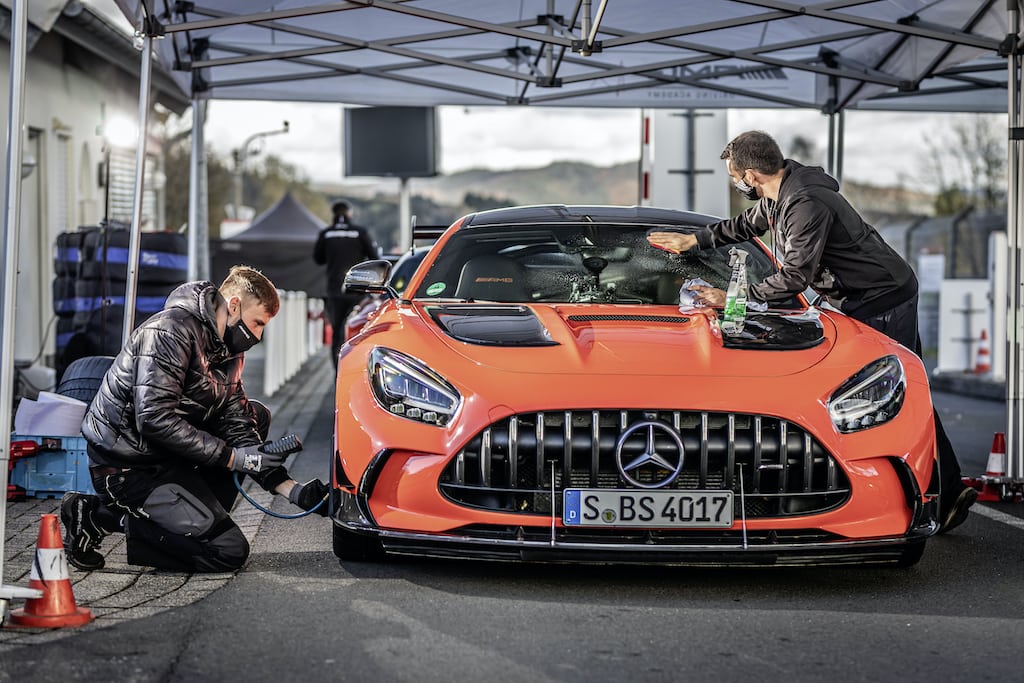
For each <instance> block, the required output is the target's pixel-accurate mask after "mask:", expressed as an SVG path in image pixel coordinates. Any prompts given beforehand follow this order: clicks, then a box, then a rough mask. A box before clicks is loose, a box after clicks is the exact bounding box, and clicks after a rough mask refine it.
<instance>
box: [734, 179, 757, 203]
mask: <svg viewBox="0 0 1024 683" xmlns="http://www.w3.org/2000/svg"><path fill="white" fill-rule="evenodd" d="M732 186H733V189H735V190H736V191H737V192H739V193H740V196H741V197H743V198H744V199H749V200H750V201H752V202H756V201H757V200H758V199H759V197H758V196H757V188H755V187H753V186H751V185H747V184H746V183H745V182H744V181H743V178H740V179H739V180H737V181H736V182H735V183H733V184H732Z"/></svg>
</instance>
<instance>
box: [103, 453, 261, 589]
mask: <svg viewBox="0 0 1024 683" xmlns="http://www.w3.org/2000/svg"><path fill="white" fill-rule="evenodd" d="M111 469H112V468H104V467H97V468H95V469H94V470H93V485H94V486H95V488H96V493H97V495H98V496H99V498H100V501H101V502H102V503H103V505H104V506H105V507H106V508H107V509H108V510H109V511H111V512H114V513H115V514H117V513H120V514H124V515H125V523H124V532H125V535H126V537H127V539H126V546H127V550H128V563H129V564H140V565H148V566H152V567H156V568H157V569H166V570H171V571H188V572H227V571H234V570H236V569H239V568H240V567H241V566H242V565H243V564H244V563H245V560H246V559H247V558H248V557H249V542H248V541H246V539H245V536H244V535H243V534H242V530H241V529H239V528H238V525H236V524H235V522H234V520H232V519H231V516H230V515H229V514H228V511H229V510H231V507H232V506H233V505H234V502H235V498H236V497H237V495H238V490H237V489H236V488H235V482H234V479H233V476H234V473H233V472H232V471H231V470H228V469H224V468H219V467H195V466H188V465H184V466H161V467H155V468H131V469H127V470H121V471H120V472H110V470H111Z"/></svg>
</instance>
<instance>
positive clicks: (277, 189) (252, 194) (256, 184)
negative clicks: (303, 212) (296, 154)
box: [242, 154, 331, 221]
mask: <svg viewBox="0 0 1024 683" xmlns="http://www.w3.org/2000/svg"><path fill="white" fill-rule="evenodd" d="M242 188H243V193H242V196H243V202H244V203H245V204H247V205H248V206H251V207H253V208H254V209H255V210H256V213H257V214H260V213H261V212H263V211H266V210H267V209H269V208H270V207H271V206H273V205H274V204H276V203H277V202H278V201H279V200H280V199H281V197H283V196H284V195H285V193H287V192H291V193H292V196H293V197H295V199H297V200H298V201H299V203H300V204H302V205H303V206H305V207H306V208H307V209H309V210H310V211H312V212H313V213H314V214H316V215H318V216H320V217H321V218H322V219H323V220H324V221H326V220H327V219H328V218H329V217H330V215H331V206H330V202H329V201H328V199H327V197H325V196H324V194H323V193H322V192H317V191H316V190H313V189H312V188H311V187H310V180H309V177H308V176H306V175H305V174H303V173H300V172H299V171H298V169H296V168H295V166H294V165H293V164H288V163H285V162H284V161H282V160H281V159H280V158H278V157H276V156H274V155H272V154H271V155H268V156H266V157H264V159H263V163H262V164H260V165H258V166H256V168H255V169H252V170H249V171H247V172H246V174H245V176H244V182H243V184H242Z"/></svg>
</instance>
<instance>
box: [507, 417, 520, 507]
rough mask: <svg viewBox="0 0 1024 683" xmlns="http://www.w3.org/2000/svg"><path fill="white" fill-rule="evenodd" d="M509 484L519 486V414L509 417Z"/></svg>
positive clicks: (512, 486) (513, 486) (514, 486)
mask: <svg viewBox="0 0 1024 683" xmlns="http://www.w3.org/2000/svg"><path fill="white" fill-rule="evenodd" d="M508 485H509V488H513V489H514V488H519V416H517V415H513V416H512V417H510V418H509V419H508Z"/></svg>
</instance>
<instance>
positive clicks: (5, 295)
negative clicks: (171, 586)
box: [0, 0, 39, 624]
mask: <svg viewBox="0 0 1024 683" xmlns="http://www.w3.org/2000/svg"><path fill="white" fill-rule="evenodd" d="M27 31H28V0H14V3H13V5H12V6H11V83H10V99H9V101H8V116H7V195H6V197H5V205H6V206H7V212H6V215H5V217H4V228H3V232H4V237H3V240H4V266H3V273H4V278H3V288H2V289H0V299H2V300H3V321H2V324H0V335H2V337H3V341H2V343H0V349H2V351H0V356H2V357H0V366H2V367H3V372H0V491H4V492H5V493H4V495H5V496H6V491H7V483H8V480H7V465H8V462H9V461H10V459H11V454H10V448H11V437H10V435H11V413H12V412H13V408H14V405H13V404H14V400H13V399H14V397H13V396H12V392H13V389H14V372H13V370H14V302H15V301H16V300H17V292H16V291H15V290H16V288H17V283H18V236H19V233H20V232H21V154H22V143H23V141H24V131H23V130H22V128H23V127H24V123H23V118H24V113H25V44H26V34H27ZM6 527H7V500H6V499H5V500H4V502H3V503H0V624H2V623H3V622H4V621H5V620H6V617H7V605H8V603H9V601H10V599H11V598H26V597H39V592H38V591H32V592H28V591H29V589H25V588H19V587H17V586H4V585H3V578H4V552H5V551H4V539H5V538H6V537H7V531H6Z"/></svg>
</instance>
